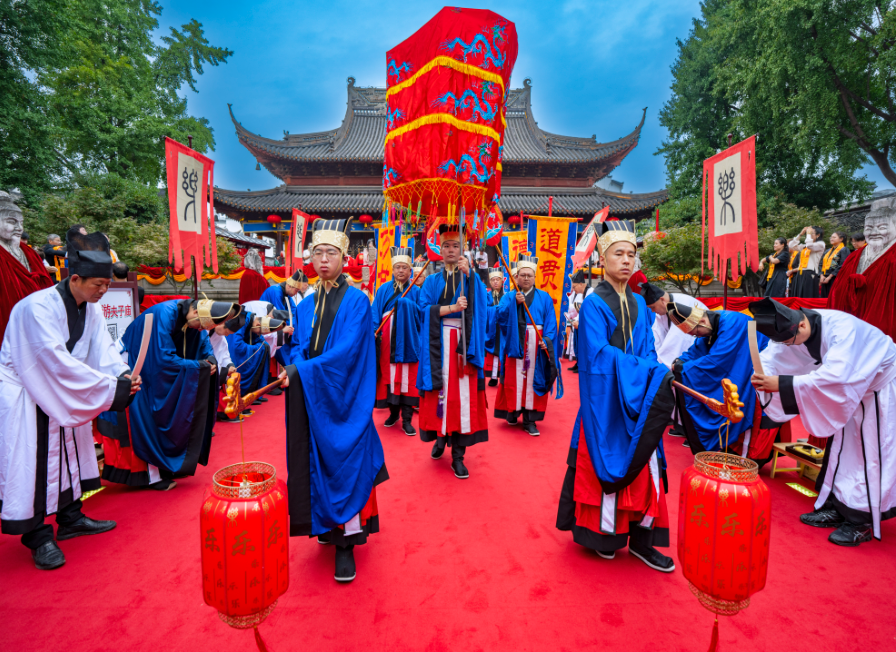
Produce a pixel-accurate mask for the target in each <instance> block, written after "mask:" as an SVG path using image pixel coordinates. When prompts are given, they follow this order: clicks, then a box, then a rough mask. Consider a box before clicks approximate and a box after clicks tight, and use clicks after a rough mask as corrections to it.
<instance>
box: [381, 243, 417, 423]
mask: <svg viewBox="0 0 896 652" xmlns="http://www.w3.org/2000/svg"><path fill="white" fill-rule="evenodd" d="M390 253H391V256H392V277H393V278H392V282H391V283H384V284H383V285H381V286H380V288H379V289H378V290H377V292H376V296H375V297H374V299H373V305H371V307H370V309H371V313H372V315H373V325H374V329H377V328H379V329H380V332H379V335H378V336H377V343H376V347H377V348H376V353H377V383H376V407H378V408H389V417H388V418H387V419H386V422H385V423H384V424H383V425H384V426H386V427H387V428H391V427H392V426H394V425H395V424H396V423H398V417H399V415H400V416H401V428H402V430H403V431H404V433H405V434H406V435H408V436H409V437H413V436H414V435H416V434H417V431H416V430H415V429H414V426H413V424H412V423H411V420H412V418H413V416H414V408H415V407H417V406H419V405H420V398H419V396H420V395H419V394H418V393H417V344H418V342H419V339H420V322H421V321H422V318H423V315H422V313H421V312H420V309H419V308H418V307H417V295H418V294H420V288H419V287H417V286H414V287H412V288H411V289H410V290H408V292H407V294H406V295H405V296H402V294H404V292H405V290H407V289H408V284H409V283H411V269H412V267H411V265H412V264H413V260H414V258H413V254H414V250H413V249H411V248H410V247H392V249H391V252H390ZM393 310H394V312H393ZM384 319H385V320H386V323H385V324H383V320H384ZM381 324H382V328H380V326H381Z"/></svg>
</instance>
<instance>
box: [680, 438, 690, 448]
mask: <svg viewBox="0 0 896 652" xmlns="http://www.w3.org/2000/svg"><path fill="white" fill-rule="evenodd" d="M681 445H682V446H684V447H685V448H690V447H691V442H689V441H688V440H687V439H685V440H684V441H683V442H681Z"/></svg>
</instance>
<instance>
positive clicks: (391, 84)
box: [383, 7, 517, 225]
mask: <svg viewBox="0 0 896 652" xmlns="http://www.w3.org/2000/svg"><path fill="white" fill-rule="evenodd" d="M516 54H517V39H516V27H515V26H514V24H513V23H511V22H509V21H507V20H505V19H504V18H502V17H501V16H499V15H498V14H496V13H494V12H491V11H486V10H482V9H464V8H459V7H446V8H444V9H442V10H441V11H440V12H439V13H438V14H436V15H435V16H434V17H433V18H432V19H431V20H430V21H429V22H428V23H426V24H425V25H424V26H423V27H421V28H420V29H419V30H417V32H415V33H414V34H413V35H412V36H411V37H410V38H408V39H407V40H405V41H404V42H403V43H401V44H399V45H397V46H396V47H394V48H392V49H391V50H389V52H387V53H386V62H387V78H388V90H387V91H386V98H387V102H388V103H387V127H386V128H387V133H386V156H385V165H384V166H383V191H384V192H385V194H386V197H387V198H388V199H389V200H390V201H392V202H395V203H398V204H400V205H402V206H406V207H410V208H411V209H415V210H418V211H420V212H422V214H424V215H429V216H449V217H451V218H452V222H453V221H454V220H453V217H454V216H456V215H458V214H459V213H460V209H461V208H464V209H465V210H466V213H467V223H468V224H470V225H472V224H473V218H474V213H475V211H477V210H478V211H479V215H480V218H482V217H484V216H485V215H486V214H487V206H491V205H493V204H496V203H497V202H498V199H499V198H500V192H501V157H502V155H503V151H504V149H503V144H504V129H505V127H506V120H505V117H504V114H505V108H504V98H505V97H506V95H507V90H508V84H509V83H510V73H511V71H512V70H513V65H514V63H515V61H516Z"/></svg>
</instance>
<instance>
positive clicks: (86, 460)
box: [0, 231, 140, 570]
mask: <svg viewBox="0 0 896 652" xmlns="http://www.w3.org/2000/svg"><path fill="white" fill-rule="evenodd" d="M67 240H68V245H69V248H68V256H69V259H68V260H69V271H70V272H71V276H69V277H68V278H67V279H65V280H64V281H62V282H61V283H59V284H58V285H56V286H55V287H50V288H45V289H43V290H38V291H37V292H34V293H33V294H30V295H28V296H27V297H25V298H23V299H22V300H21V301H19V302H18V303H17V304H16V305H15V306H14V307H13V309H12V312H11V314H10V319H9V325H8V327H7V329H6V336H5V338H4V340H3V346H2V348H0V528H2V532H3V533H4V534H13V535H21V537H22V543H23V544H24V545H25V546H26V547H27V548H30V549H31V556H32V558H33V560H34V565H35V566H36V567H37V568H38V569H40V570H52V569H54V568H59V567H60V566H62V565H63V564H64V563H65V556H64V555H63V554H62V551H61V550H60V549H59V546H58V545H57V544H56V541H57V540H59V541H65V540H67V539H73V538H75V537H79V536H83V535H88V534H99V533H101V532H107V531H109V530H111V529H112V528H114V527H115V521H94V520H92V519H90V518H88V517H86V516H84V514H83V513H82V512H81V496H82V495H83V494H84V492H86V491H92V490H95V489H99V488H100V472H99V468H98V466H97V463H96V452H95V450H94V447H93V430H92V427H91V421H92V420H93V419H94V418H95V417H96V416H97V415H99V414H100V412H103V411H104V410H123V409H124V408H125V407H126V406H127V405H128V403H129V402H130V400H131V397H132V396H133V395H134V394H135V393H136V392H137V391H138V390H139V389H140V379H139V378H133V379H132V378H131V376H130V369H129V368H128V366H127V365H126V364H123V363H122V361H121V358H120V357H119V356H118V352H117V350H116V348H115V345H114V344H113V342H112V338H111V337H110V336H109V331H108V330H106V322H105V320H104V319H103V313H102V311H101V310H100V307H99V306H98V305H96V304H97V302H98V301H99V300H100V299H101V298H102V297H103V295H104V294H105V293H106V291H107V290H108V289H109V283H110V282H111V280H112V258H111V256H110V255H109V242H108V240H106V238H105V236H103V234H102V233H92V234H90V235H83V234H81V233H79V232H77V231H76V232H69V234H68V236H67ZM51 514H55V515H56V523H57V524H58V525H59V530H58V532H57V535H56V539H54V538H53V526H52V525H49V524H46V523H44V519H45V518H46V517H47V516H49V515H51Z"/></svg>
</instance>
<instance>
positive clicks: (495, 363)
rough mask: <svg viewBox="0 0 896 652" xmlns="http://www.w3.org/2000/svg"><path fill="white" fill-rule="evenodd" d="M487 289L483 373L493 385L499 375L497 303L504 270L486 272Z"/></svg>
mask: <svg viewBox="0 0 896 652" xmlns="http://www.w3.org/2000/svg"><path fill="white" fill-rule="evenodd" d="M488 285H489V291H488V294H487V295H486V297H485V298H486V302H485V305H486V313H487V314H488V321H487V322H486V327H485V328H486V330H485V375H486V376H488V378H489V381H488V386H489V387H495V386H497V384H498V379H499V378H500V377H501V351H502V347H501V333H500V331H499V330H498V304H500V303H501V299H502V298H503V297H504V272H502V271H501V270H500V269H493V270H491V271H490V272H489V273H488Z"/></svg>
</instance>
